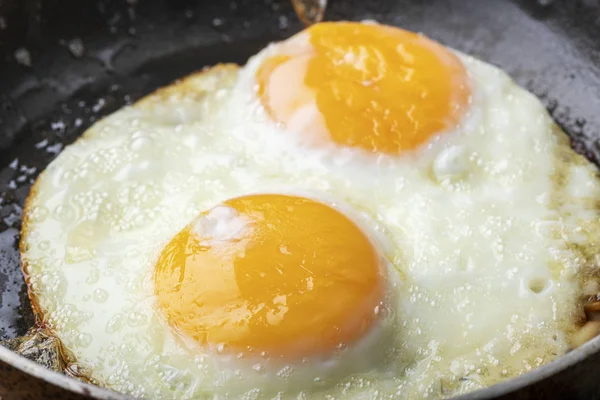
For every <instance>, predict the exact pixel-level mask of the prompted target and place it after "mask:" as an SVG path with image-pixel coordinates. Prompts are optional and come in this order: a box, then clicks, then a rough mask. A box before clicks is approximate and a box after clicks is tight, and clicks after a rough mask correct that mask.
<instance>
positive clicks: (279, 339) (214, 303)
mask: <svg viewBox="0 0 600 400" xmlns="http://www.w3.org/2000/svg"><path fill="white" fill-rule="evenodd" d="M383 291H384V277H383V272H382V269H381V266H380V262H379V256H378V254H377V252H376V250H375V249H374V247H373V245H372V244H371V242H370V240H369V239H368V238H367V236H366V235H365V234H364V233H363V231H362V230H361V229H360V228H359V227H358V226H357V225H356V224H355V223H354V222H352V221H351V220H350V219H348V218H347V217H346V216H344V215H343V214H342V213H340V212H339V211H337V210H335V209H333V208H331V207H329V206H327V205H325V204H322V203H319V202H316V201H313V200H310V199H307V198H302V197H295V196H287V195H276V194H264V195H250V196H244V197H239V198H234V199H231V200H228V201H225V202H224V203H222V204H221V205H219V206H217V207H215V208H213V209H210V210H208V211H206V212H203V213H202V214H201V215H200V216H199V217H198V218H196V219H195V220H194V221H192V222H191V223H190V224H189V225H188V226H187V227H186V228H184V229H183V230H181V231H180V232H179V233H178V234H177V235H176V236H175V237H174V238H173V239H172V240H171V242H170V243H169V244H168V245H167V246H166V247H165V248H164V249H163V251H162V253H161V255H160V257H159V260H158V262H157V264H156V270H155V293H156V296H157V299H158V303H159V305H160V308H161V309H162V310H163V312H164V314H165V315H166V317H167V320H168V322H169V324H170V325H171V326H172V327H173V328H175V329H176V330H177V331H179V332H182V333H183V334H185V335H186V336H187V337H191V338H193V339H194V340H195V341H196V342H198V343H200V344H201V345H203V346H208V347H209V348H217V349H219V347H220V346H222V348H223V349H228V350H229V351H232V352H251V353H252V352H267V353H268V354H269V355H271V356H276V357H285V358H289V357H295V358H298V357H304V356H310V355H323V354H328V353H331V352H332V351H335V349H336V348H337V347H338V346H339V345H340V344H348V343H350V342H352V341H355V340H357V339H359V338H360V337H362V336H363V335H364V334H365V333H367V332H368V331H369V329H370V328H371V327H372V325H373V324H374V322H375V321H376V317H377V312H376V308H377V306H378V305H379V304H380V303H381V301H382V299H383Z"/></svg>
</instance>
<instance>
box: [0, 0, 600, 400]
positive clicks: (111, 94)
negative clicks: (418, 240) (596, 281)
mask: <svg viewBox="0 0 600 400" xmlns="http://www.w3.org/2000/svg"><path fill="white" fill-rule="evenodd" d="M330 3H331V4H330V7H329V9H328V11H327V14H326V18H327V19H330V20H339V19H350V20H360V19H376V20H379V21H381V22H384V23H388V24H392V25H398V26H402V27H404V28H407V29H410V30H415V31H422V32H424V33H426V34H427V35H428V36H430V37H432V38H434V39H437V40H438V41H440V42H442V43H443V44H446V45H449V46H452V47H454V48H456V49H458V50H461V51H463V52H466V53H470V54H473V55H475V56H477V57H479V58H481V59H482V60H484V61H487V62H490V63H492V64H496V65H498V66H500V67H501V68H502V69H504V70H505V71H507V72H508V73H510V74H511V75H512V76H513V77H514V78H515V79H516V80H517V81H518V82H519V83H520V84H521V85H523V86H525V87H526V88H528V89H529V90H531V91H532V92H533V93H535V94H536V95H538V96H539V97H540V98H541V99H542V100H543V101H544V103H545V104H546V106H547V107H548V109H549V110H550V112H551V113H552V115H553V116H554V117H555V119H556V120H557V121H558V122H559V123H560V124H561V125H562V126H563V127H564V128H565V129H566V131H567V132H568V133H569V134H570V135H571V137H572V139H573V146H574V147H575V149H576V150H578V151H580V152H582V153H583V154H585V155H586V156H588V157H589V158H590V159H591V160H593V161H594V162H596V163H597V162H598V161H600V147H599V144H598V139H599V138H600V0H554V1H552V0H537V1H536V0H521V1H517V0H513V1H509V0H505V1H501V0H464V1H463V0H428V1H426V0H413V1H409V0H386V1H365V0H333V1H331V2H330ZM0 16H1V18H0V340H2V339H11V338H14V337H16V336H19V335H22V334H24V333H25V332H26V331H27V329H28V328H30V327H31V326H33V315H32V312H31V308H30V304H29V301H28V299H27V296H26V290H25V287H24V283H23V278H22V275H21V271H20V265H19V253H18V251H17V241H18V236H19V229H20V222H21V211H22V207H23V204H24V202H25V198H26V197H27V194H28V192H29V188H30V185H31V183H32V182H33V180H34V179H35V177H36V176H37V175H38V174H39V172H40V171H41V170H43V169H44V168H45V167H46V165H47V164H48V163H49V162H50V161H51V160H52V159H53V158H54V157H55V156H56V154H57V153H58V152H59V151H60V150H61V149H62V148H63V147H64V145H66V144H69V143H71V142H72V141H73V140H75V138H77V136H78V135H80V134H81V133H82V132H83V131H84V130H85V129H86V128H87V127H89V126H90V125H91V124H92V123H93V122H94V121H95V120H97V119H98V118H101V117H102V116H104V115H106V114H108V113H110V112H112V111H115V110H116V109H118V108H119V107H121V106H123V105H124V104H127V103H128V102H131V101H134V100H136V99H137V98H139V97H141V96H143V95H145V94H147V93H149V92H151V91H153V90H154V89H155V88H157V87H159V86H161V85H164V84H167V83H169V82H171V81H172V80H174V79H176V78H178V77H181V76H183V75H185V74H188V73H190V72H193V71H195V70H198V69H200V68H202V67H203V66H205V65H212V64H215V63H218V62H226V61H227V62H231V61H233V62H238V63H244V62H245V61H246V59H247V58H248V57H249V56H250V55H252V54H254V53H256V52H257V51H258V50H259V49H260V48H261V47H263V46H264V45H266V44H267V43H268V42H270V41H274V40H278V39H282V38H285V37H287V36H290V35H291V34H293V33H295V32H296V31H298V30H299V29H301V25H300V23H299V22H298V20H297V18H296V17H295V15H294V13H293V10H292V8H291V6H290V4H289V3H288V1H285V0H280V1H276V0H219V1H199V0H195V1H188V0H87V1H86V0H0ZM599 373H600V339H594V340H592V341H591V342H590V343H588V344H586V345H584V346H582V347H580V348H578V349H576V350H574V351H572V352H570V353H569V354H567V355H566V356H564V357H562V358H560V359H559V360H557V361H555V362H553V363H551V364H549V365H546V366H544V367H542V368H540V369H538V370H535V371H533V372H531V373H529V374H526V375H524V376H521V377H519V378H517V379H513V380H511V381H507V382H505V383H502V384H499V385H496V386H494V387H491V388H488V389H486V390H483V391H479V392H475V393H473V394H470V395H468V396H466V398H492V397H494V398H495V397H501V398H502V397H503V398H540V397H542V396H543V397H545V398H581V399H588V398H592V397H591V396H593V395H595V394H596V393H600V379H598V378H597V376H599V375H598V374H599ZM75 393H79V394H75ZM81 395H91V396H94V397H97V398H117V397H118V395H116V394H112V393H111V392H108V391H105V390H102V389H98V388H95V387H93V386H89V385H86V384H82V383H80V382H78V381H75V380H73V379H71V378H67V377H65V376H63V375H60V374H57V373H54V372H51V371H48V370H46V369H44V368H43V367H41V366H39V365H37V364H34V363H32V362H30V361H28V360H25V359H24V358H23V357H20V356H18V355H17V354H15V353H12V352H10V351H9V350H7V349H5V348H3V347H1V346H0V398H2V396H5V397H4V398H5V399H17V398H32V399H38V398H42V397H45V398H52V397H55V398H80V396H81Z"/></svg>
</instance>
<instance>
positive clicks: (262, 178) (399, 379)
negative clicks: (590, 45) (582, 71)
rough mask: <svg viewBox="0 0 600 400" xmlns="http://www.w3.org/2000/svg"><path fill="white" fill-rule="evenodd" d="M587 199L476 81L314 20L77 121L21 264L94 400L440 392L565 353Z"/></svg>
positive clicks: (469, 67) (583, 173)
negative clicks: (82, 127) (85, 374)
mask: <svg viewBox="0 0 600 400" xmlns="http://www.w3.org/2000/svg"><path fill="white" fill-rule="evenodd" d="M599 194H600V185H599V184H598V177H597V170H596V168H595V167H594V166H593V165H592V164H591V163H590V162H588V161H587V160H585V159H584V158H583V157H581V156H579V155H577V154H576V153H575V152H574V151H573V150H572V149H571V148H570V147H569V144H568V140H567V137H566V135H564V134H563V133H562V132H561V131H560V129H559V128H558V127H557V126H556V125H555V123H554V122H553V121H552V120H551V118H550V117H549V116H548V114H547V112H546V111H545V110H544V108H543V106H542V105H541V104H540V102H539V100H537V99H536V98H535V97H534V96H533V95H531V94H530V93H528V92H527V91H525V90H524V89H522V88H519V87H518V86H517V85H516V84H515V83H514V82H513V81H512V80H511V79H510V78H509V77H508V76H507V75H506V74H504V73H503V72H502V71H500V70H499V69H497V68H496V67H493V66H491V65H488V64H485V63H483V62H481V61H478V60H476V59H474V58H472V57H470V56H467V55H464V54H461V53H459V52H456V51H454V50H451V49H448V48H446V47H443V46H442V45H440V44H438V43H436V42H433V41H431V40H429V39H427V38H426V37H424V36H422V35H418V34H414V33H411V32H407V31H404V30H401V29H398V28H394V27H388V26H383V25H377V24H374V23H350V22H338V23H322V24H317V25H314V26H313V27H311V28H309V29H307V30H305V31H303V32H301V33H299V34H297V35H295V36H293V37H292V38H290V39H288V40H286V41H284V42H281V43H276V44H273V45H270V46H268V47H267V48H265V49H264V50H262V51H261V52H259V53H258V54H257V55H256V56H254V57H252V58H251V59H250V60H249V61H248V63H247V64H246V66H244V67H242V68H238V67H236V66H233V65H220V66H217V67H214V68H211V69H207V70H205V71H202V72H199V73H197V74H194V75H191V76H190V77H187V78H185V79H183V80H181V81H179V82H177V83H174V84H173V85H171V86H169V87H167V88H164V89H160V90H158V91H157V92H155V93H154V94H151V95H149V96H148V97H146V98H144V99H142V100H141V101H139V102H138V103H136V104H134V105H133V106H129V107H125V108H123V109H121V110H119V111H117V112H115V113H114V114H112V115H110V116H108V117H107V118H104V119H103V120H101V121H99V122H97V123H96V124H94V125H93V126H92V127H91V128H90V129H89V130H88V131H87V132H86V133H85V134H84V135H83V137H82V138H80V139H79V140H78V141H77V142H75V143H74V144H72V145H71V146H68V147H67V148H66V149H65V150H64V151H63V152H62V153H61V154H60V155H59V156H58V157H57V158H56V159H55V160H54V161H53V162H52V163H51V164H50V165H49V167H48V168H47V169H46V170H45V171H44V172H43V174H42V175H41V176H40V178H39V179H38V180H37V182H36V184H35V186H34V187H33V189H32V192H31V195H30V197H29V199H28V202H27V205H26V210H25V218H24V225H23V232H22V242H21V252H22V259H23V269H24V273H25V275H26V280H27V284H28V287H29V293H30V297H31V299H32V303H33V305H34V308H35V310H36V312H37V314H38V316H39V323H40V324H41V325H43V326H44V327H46V328H48V329H49V330H50V331H51V332H53V333H54V334H55V335H56V336H57V337H59V338H60V339H61V340H62V342H63V343H64V344H65V346H66V347H67V348H69V349H70V350H71V351H72V353H73V355H74V358H75V360H76V362H77V363H79V364H81V365H83V366H85V367H86V368H87V369H88V370H89V371H90V373H91V375H92V377H93V378H94V379H96V380H97V381H98V382H99V384H101V385H103V386H106V387H108V388H111V389H114V390H116V391H119V392H123V393H126V394H129V395H133V396H138V397H144V398H165V399H167V398H182V399H186V398H217V399H218V398H223V399H225V398H245V399H254V398H273V397H277V398H282V399H283V398H286V399H287V398H294V399H295V398H302V399H307V398H323V397H324V396H326V395H328V396H330V398H360V399H364V398H396V397H409V398H414V397H433V398H436V397H447V396H450V395H457V394H461V393H466V392H469V391H472V390H475V389H479V388H483V387H485V386H489V385H492V384H494V383H497V382H500V381H502V380H504V379H507V378H510V377H514V376H517V375H519V374H522V373H524V372H527V371H529V370H531V369H532V368H535V367H537V366H540V365H542V364H544V363H547V362H549V361H551V360H552V359H554V358H555V357H557V356H559V355H561V354H563V353H565V352H566V351H567V350H568V349H569V347H570V346H571V345H572V341H573V337H575V335H576V334H577V331H578V329H579V327H580V326H581V322H582V320H583V318H584V315H583V310H582V301H581V299H582V293H583V291H582V287H583V285H586V284H588V283H589V282H592V281H593V280H594V279H596V278H594V277H595V276H597V275H598V273H597V272H598V271H597V266H596V258H595V255H596V254H598V249H597V246H598V245H597V244H596V243H599V242H598V240H597V239H598V238H597V233H596V232H600V230H599V229H598V228H599V227H598V224H599V222H598V221H600V219H599V218H598V207H597V202H596V200H595V199H596V198H597V196H598V195H599ZM75 360H73V361H75Z"/></svg>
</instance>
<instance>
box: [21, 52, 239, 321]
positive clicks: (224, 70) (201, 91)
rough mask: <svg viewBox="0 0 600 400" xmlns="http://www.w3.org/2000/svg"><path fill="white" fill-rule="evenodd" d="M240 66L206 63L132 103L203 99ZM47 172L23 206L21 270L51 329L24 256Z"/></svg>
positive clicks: (140, 105)
mask: <svg viewBox="0 0 600 400" xmlns="http://www.w3.org/2000/svg"><path fill="white" fill-rule="evenodd" d="M238 69H239V66H238V65H237V64H217V65H215V66H212V67H205V68H203V69H202V70H200V71H198V72H194V73H192V74H190V75H188V76H186V77H183V78H181V79H178V80H177V81H175V82H173V83H172V84H170V85H167V86H164V87H162V88H159V89H157V90H155V91H154V92H152V93H150V94H148V95H147V96H145V97H143V98H141V99H139V100H138V101H137V102H135V103H134V104H133V106H132V107H135V108H140V109H146V108H151V107H152V106H154V105H156V104H160V103H164V102H167V101H170V100H174V99H179V98H182V97H188V98H197V99H198V100H199V99H200V98H201V97H202V96H205V95H206V94H208V93H210V92H212V91H214V90H217V89H219V88H220V87H222V86H221V81H222V80H225V81H226V85H225V86H228V84H229V85H230V84H231V83H232V82H233V81H234V79H235V72H237V70H238ZM98 122H99V121H98ZM98 122H96V123H95V124H93V125H92V126H91V127H89V128H88V129H87V130H86V131H85V132H84V133H83V135H82V136H81V137H79V138H77V140H76V141H75V143H77V141H79V140H80V139H81V138H83V137H85V136H86V135H87V134H88V132H90V131H92V130H93V129H94V126H95V125H96V124H97V123H98ZM44 174H45V171H43V172H42V173H41V174H40V175H39V176H38V177H37V179H36V180H35V182H34V184H33V185H32V186H31V190H30V192H29V195H28V196H27V199H26V201H25V206H24V207H23V220H22V224H21V240H20V242H19V251H20V253H21V271H22V272H23V276H24V278H25V284H26V285H27V296H28V297H29V300H30V302H31V307H32V309H33V313H34V316H35V324H36V326H37V327H38V328H42V329H48V327H47V326H45V325H44V318H43V311H42V309H41V306H40V304H39V301H38V299H37V297H36V296H35V293H34V292H33V291H32V289H31V286H30V283H29V274H28V264H27V260H26V259H25V258H24V253H25V251H26V249H25V246H26V244H25V243H26V238H27V236H28V234H29V232H30V228H29V222H30V221H29V219H30V217H29V215H30V214H31V209H32V208H33V203H34V199H35V198H36V197H37V192H38V189H39V185H40V182H41V180H42V179H43V177H44Z"/></svg>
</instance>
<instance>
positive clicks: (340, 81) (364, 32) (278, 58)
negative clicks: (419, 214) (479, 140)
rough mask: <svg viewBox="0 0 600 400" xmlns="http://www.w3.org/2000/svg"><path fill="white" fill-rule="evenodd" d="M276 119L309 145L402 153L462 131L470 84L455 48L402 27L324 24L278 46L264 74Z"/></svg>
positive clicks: (263, 96)
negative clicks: (459, 128) (329, 144)
mask: <svg viewBox="0 0 600 400" xmlns="http://www.w3.org/2000/svg"><path fill="white" fill-rule="evenodd" d="M256 79H257V83H258V95H259V98H260V100H261V102H262V104H263V105H264V107H265V108H266V110H267V111H268V112H269V114H270V115H271V117H272V118H273V119H274V120H275V121H277V122H279V123H283V124H284V126H285V127H286V128H287V129H288V130H290V131H292V132H295V133H299V134H300V135H301V136H302V137H303V138H304V139H306V140H307V141H308V142H309V143H311V144H314V145H317V146H318V145H322V144H323V143H327V142H328V141H329V142H331V141H333V142H334V143H336V144H338V145H343V146H349V147H357V148H362V149H364V150H367V151H369V152H376V153H387V154H399V153H401V152H402V151H405V150H411V149H414V148H415V147H417V146H419V145H420V144H422V143H424V142H426V141H428V140H429V139H430V138H431V137H432V136H433V135H435V134H438V133H441V132H443V131H447V130H451V129H453V128H455V127H456V126H457V125H458V124H459V123H460V121H461V118H462V117H463V115H464V114H465V111H466V109H467V108H468V104H469V102H470V97H471V93H470V89H469V79H468V76H467V73H466V70H465V68H464V66H463V64H462V63H461V61H460V60H459V59H458V58H457V57H456V56H455V55H454V54H453V53H452V52H450V51H449V50H447V49H445V48H444V47H443V46H441V45H440V44H438V43H436V42H433V41H431V40H429V39H427V38H425V37H423V36H421V35H417V34H415V33H412V32H408V31H405V30H402V29H398V28H394V27H390V26H384V25H375V24H364V23H354V22H337V23H332V22H329V23H320V24H316V25H313V26H312V27H310V28H308V29H306V30H305V31H303V32H301V33H299V34H297V35H295V36H293V37H292V38H290V39H288V40H287V41H285V42H283V43H282V44H280V45H279V48H278V51H277V55H275V56H273V57H270V58H267V59H266V60H265V61H264V62H263V63H262V65H261V67H260V68H259V70H258V72H257V76H256Z"/></svg>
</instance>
